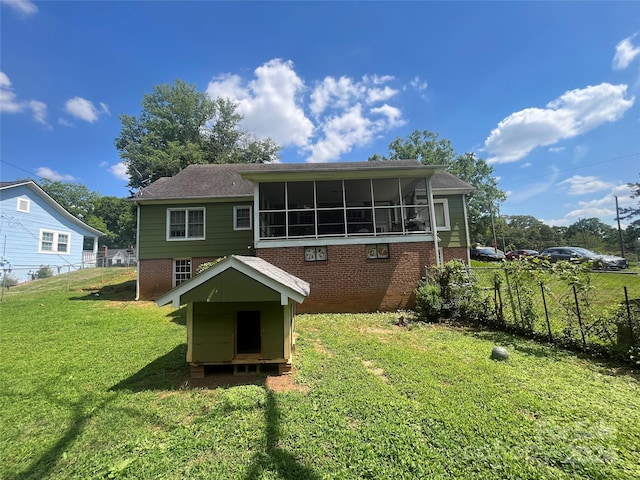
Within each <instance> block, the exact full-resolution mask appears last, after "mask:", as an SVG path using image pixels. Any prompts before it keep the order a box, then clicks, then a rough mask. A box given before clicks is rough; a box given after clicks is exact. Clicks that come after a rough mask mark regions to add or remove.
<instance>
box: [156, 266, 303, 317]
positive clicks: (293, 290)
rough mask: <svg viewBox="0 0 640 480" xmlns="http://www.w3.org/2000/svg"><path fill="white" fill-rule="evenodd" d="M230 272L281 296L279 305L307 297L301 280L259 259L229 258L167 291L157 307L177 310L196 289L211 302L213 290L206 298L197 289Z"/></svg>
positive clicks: (158, 300)
mask: <svg viewBox="0 0 640 480" xmlns="http://www.w3.org/2000/svg"><path fill="white" fill-rule="evenodd" d="M230 269H232V270H236V271H237V272H240V273H241V274H243V275H245V276H246V277H248V278H249V279H251V280H254V281H256V282H259V283H260V284H262V285H264V286H266V287H268V288H270V289H271V290H273V291H275V292H276V293H277V294H279V296H280V304H281V305H287V304H288V303H289V299H291V300H294V301H296V302H298V303H302V302H303V301H304V299H305V298H306V297H308V296H309V284H308V283H307V282H305V281H304V280H301V279H299V278H298V277H295V276H294V275H291V274H290V273H287V272H285V271H284V270H282V269H280V268H278V267H276V266H275V265H272V264H270V263H269V262H267V261H266V260H263V259H261V258H258V257H247V256H241V255H232V256H230V257H227V258H225V259H224V260H222V261H220V262H219V263H217V264H215V265H214V266H212V267H210V268H208V269H207V270H205V271H204V272H202V273H201V274H199V275H196V276H195V277H193V278H191V279H190V280H188V281H186V282H184V283H182V284H181V285H179V286H177V287H175V288H173V289H171V290H169V291H168V292H167V293H165V294H164V295H162V296H161V297H160V298H158V299H157V300H156V304H157V305H158V306H160V307H161V306H163V305H167V304H169V303H171V304H172V305H173V306H174V307H176V308H177V307H179V306H180V305H181V304H183V303H185V300H184V298H185V297H187V296H188V295H187V294H189V293H190V292H192V291H195V290H196V289H198V290H201V294H203V297H204V298H203V301H212V299H213V298H214V296H213V293H214V292H213V290H212V292H209V294H208V295H204V290H202V289H199V288H198V287H201V286H203V285H204V284H206V283H208V282H210V281H211V280H212V279H214V278H215V277H217V276H220V275H222V274H224V273H225V272H227V271H228V270H230ZM190 300H193V299H190Z"/></svg>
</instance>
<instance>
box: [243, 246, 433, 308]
mask: <svg viewBox="0 0 640 480" xmlns="http://www.w3.org/2000/svg"><path fill="white" fill-rule="evenodd" d="M256 255H257V256H258V257H261V258H263V259H264V260H266V261H268V262H270V263H272V264H274V265H276V266H278V267H280V268H282V269H283V270H285V271H287V272H289V273H291V274H292V275H295V276H297V277H299V278H301V279H303V280H305V281H307V282H309V283H310V285H311V294H310V296H309V297H308V298H307V299H306V300H305V301H304V303H302V305H298V307H297V311H298V312H300V313H318V312H351V313H355V312H373V311H378V310H379V311H395V310H398V309H406V308H413V307H414V306H415V295H414V290H415V288H416V286H417V285H418V282H419V281H420V279H421V278H422V277H423V276H424V275H425V272H426V267H427V266H430V265H433V264H434V263H435V253H434V250H433V244H432V243H428V242H416V243H392V244H389V258H388V259H375V260H370V259H367V258H366V251H365V245H329V246H328V260H327V261H321V262H305V261H304V248H303V247H283V248H264V249H258V250H257V251H256Z"/></svg>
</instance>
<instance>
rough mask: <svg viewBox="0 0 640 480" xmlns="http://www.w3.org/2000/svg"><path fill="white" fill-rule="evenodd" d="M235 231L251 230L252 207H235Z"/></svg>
mask: <svg viewBox="0 0 640 480" xmlns="http://www.w3.org/2000/svg"><path fill="white" fill-rule="evenodd" d="M233 229H234V230H251V207H250V206H248V205H236V206H234V207H233Z"/></svg>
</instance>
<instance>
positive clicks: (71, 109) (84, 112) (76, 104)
mask: <svg viewBox="0 0 640 480" xmlns="http://www.w3.org/2000/svg"><path fill="white" fill-rule="evenodd" d="M99 105H100V108H97V107H96V106H95V105H94V104H93V102H91V101H90V100H87V99H86V98H82V97H73V98H71V99H69V100H67V103H65V106H64V109H65V111H66V112H67V113H68V114H70V115H72V116H74V117H76V118H79V119H80V120H84V121H85V122H89V123H94V122H95V121H97V120H98V117H99V116H100V115H109V107H108V106H107V105H106V104H105V103H100V104H99Z"/></svg>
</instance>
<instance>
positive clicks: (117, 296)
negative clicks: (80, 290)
mask: <svg viewBox="0 0 640 480" xmlns="http://www.w3.org/2000/svg"><path fill="white" fill-rule="evenodd" d="M135 298H136V281H135V280H129V281H127V282H123V283H119V284H116V285H105V286H104V287H101V288H99V289H91V291H89V292H87V294H86V295H83V296H81V297H70V298H69V300H94V301H95V300H111V301H120V302H123V301H134V300H135Z"/></svg>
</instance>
